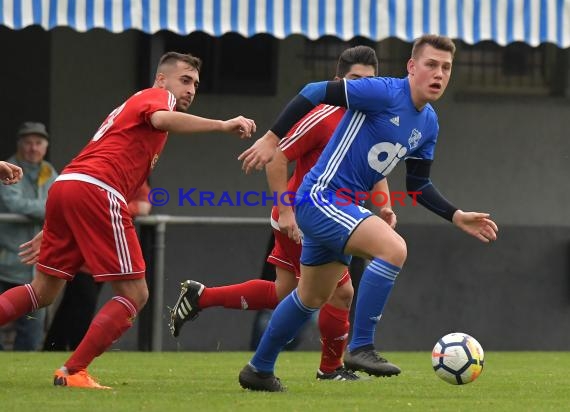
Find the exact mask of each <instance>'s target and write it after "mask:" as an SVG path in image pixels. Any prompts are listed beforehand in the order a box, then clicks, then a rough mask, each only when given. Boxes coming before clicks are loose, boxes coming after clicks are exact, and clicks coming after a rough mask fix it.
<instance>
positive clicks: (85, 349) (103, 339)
mask: <svg viewBox="0 0 570 412" xmlns="http://www.w3.org/2000/svg"><path fill="white" fill-rule="evenodd" d="M136 315H137V308H136V306H135V305H134V304H133V302H131V301H130V300H129V299H127V298H125V297H124V296H115V297H114V298H112V299H111V300H110V301H108V302H107V303H106V304H105V305H104V306H103V307H102V308H101V310H100V311H99V313H97V315H96V316H95V317H94V318H93V321H91V325H90V326H89V329H88V330H87V333H86V334H85V336H84V337H83V339H82V340H81V343H79V346H77V349H76V350H75V352H73V354H72V355H71V357H70V358H69V359H68V360H67V362H65V365H64V366H65V367H66V368H67V370H68V371H69V373H70V374H73V373H75V372H78V371H80V370H82V369H87V366H88V365H89V364H90V363H91V362H92V361H93V359H95V358H96V357H97V356H99V355H101V354H102V353H103V352H105V350H107V349H108V348H109V347H110V346H111V345H112V344H113V342H115V341H116V340H117V339H119V338H120V337H121V336H122V335H123V333H125V331H126V330H127V329H129V328H130V327H131V326H132V324H133V319H134V317H135V316H136Z"/></svg>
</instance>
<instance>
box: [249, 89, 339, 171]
mask: <svg viewBox="0 0 570 412" xmlns="http://www.w3.org/2000/svg"><path fill="white" fill-rule="evenodd" d="M319 103H326V104H331V105H333V106H343V107H347V101H346V94H345V89H344V81H343V80H333V81H328V82H317V83H309V84H307V85H306V86H305V87H304V88H303V90H301V92H300V93H299V94H298V95H297V96H295V97H294V98H293V99H292V100H291V101H290V102H289V103H288V104H287V106H286V107H285V109H283V111H282V112H281V113H280V114H279V117H278V118H277V120H276V122H275V124H274V125H273V126H272V127H271V128H270V129H269V131H268V132H267V133H266V134H265V135H264V136H263V137H262V138H261V139H259V140H257V141H256V142H255V143H254V144H253V145H252V146H251V147H250V148H249V149H247V150H246V151H245V152H243V153H242V154H241V155H239V157H238V160H241V161H243V164H242V169H243V170H244V171H245V173H250V172H252V171H253V170H261V169H263V167H264V166H265V165H266V164H267V163H269V162H270V161H271V159H273V155H274V154H275V147H276V146H277V143H278V142H279V140H280V139H281V138H282V137H283V136H285V134H286V133H287V132H288V131H289V130H291V128H292V127H293V125H294V124H295V123H297V122H298V121H299V120H301V118H302V117H303V116H305V115H306V114H307V113H309V112H310V111H311V110H313V108H314V107H315V106H317V105H318V104H319Z"/></svg>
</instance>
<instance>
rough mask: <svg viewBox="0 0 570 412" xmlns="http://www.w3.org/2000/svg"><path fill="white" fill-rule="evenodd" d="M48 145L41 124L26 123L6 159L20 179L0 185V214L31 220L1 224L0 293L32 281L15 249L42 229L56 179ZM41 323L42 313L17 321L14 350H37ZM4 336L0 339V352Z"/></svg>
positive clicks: (40, 339) (30, 273)
mask: <svg viewBox="0 0 570 412" xmlns="http://www.w3.org/2000/svg"><path fill="white" fill-rule="evenodd" d="M48 144H49V135H48V132H47V130H46V127H45V125H44V124H42V123H38V122H25V123H23V124H22V125H21V126H20V128H19V129H18V135H17V152H16V154H14V155H13V156H12V157H10V158H9V159H7V161H8V162H9V163H11V164H13V165H16V166H19V167H20V168H21V169H22V170H23V177H22V180H21V181H20V182H19V183H17V184H13V185H6V186H5V185H0V213H18V214H22V215H25V216H27V217H28V218H30V223H25V224H24V223H6V222H1V223H0V293H3V292H5V291H6V290H8V289H11V288H13V287H15V286H19V285H25V284H27V283H29V282H30V281H31V280H32V279H33V271H34V269H33V266H27V265H24V264H22V263H20V258H19V257H18V252H19V249H18V246H19V245H20V244H22V243H24V242H26V241H27V240H29V239H31V238H32V237H34V236H35V235H36V233H38V232H39V231H40V230H41V229H42V225H43V219H44V215H45V205H46V198H47V193H48V190H49V188H50V186H51V185H52V183H53V182H54V181H55V179H56V177H57V172H56V171H55V169H54V167H53V166H52V165H51V164H50V163H48V162H46V161H45V160H44V157H45V155H46V152H47V148H48ZM44 322H45V309H41V310H39V311H36V312H33V313H31V314H29V315H28V316H25V317H22V318H19V319H17V320H16V321H15V322H14V324H15V325H14V326H15V329H16V337H15V340H14V345H13V349H14V350H18V351H31V350H37V349H39V348H40V347H41V343H42V340H43V334H44ZM0 331H2V329H1V328H0ZM3 335H4V333H2V334H1V335H0V349H2V342H3V340H4V339H3V338H4V336H3Z"/></svg>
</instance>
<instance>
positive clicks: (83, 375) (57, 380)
mask: <svg viewBox="0 0 570 412" xmlns="http://www.w3.org/2000/svg"><path fill="white" fill-rule="evenodd" d="M53 384H54V385H55V386H72V387H75V388H90V389H111V387H109V386H103V385H99V384H98V383H97V381H96V380H95V379H93V378H92V377H91V376H90V375H89V374H88V373H87V371H86V370H85V369H83V370H80V371H79V372H77V373H74V374H72V375H70V374H69V372H68V371H67V368H66V367H62V368H60V369H57V370H56V371H55V373H54V376H53Z"/></svg>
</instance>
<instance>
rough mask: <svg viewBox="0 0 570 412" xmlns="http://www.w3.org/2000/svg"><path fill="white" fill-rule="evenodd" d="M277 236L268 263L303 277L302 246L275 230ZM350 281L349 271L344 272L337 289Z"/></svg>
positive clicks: (297, 276)
mask: <svg viewBox="0 0 570 412" xmlns="http://www.w3.org/2000/svg"><path fill="white" fill-rule="evenodd" d="M273 234H274V235H275V246H273V250H272V251H271V253H270V254H269V256H267V262H269V263H271V264H272V265H274V266H277V267H279V268H281V269H285V270H288V271H289V272H293V273H295V277H296V278H297V279H299V278H300V277H301V264H300V261H301V249H302V247H301V244H298V243H295V242H294V241H292V240H291V239H289V236H287V235H286V234H285V233H283V232H280V231H279V230H276V229H273ZM349 280H350V273H348V270H347V271H346V272H344V274H343V275H342V278H341V279H340V280H339V281H338V283H337V288H338V287H341V286H342V285H344V284H345V283H346V282H348V281H349Z"/></svg>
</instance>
